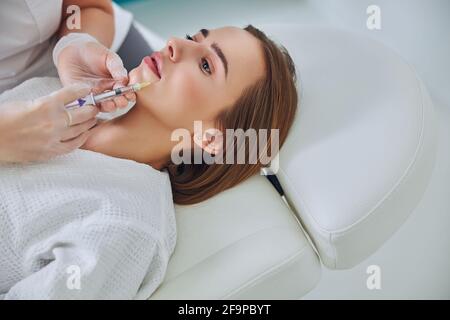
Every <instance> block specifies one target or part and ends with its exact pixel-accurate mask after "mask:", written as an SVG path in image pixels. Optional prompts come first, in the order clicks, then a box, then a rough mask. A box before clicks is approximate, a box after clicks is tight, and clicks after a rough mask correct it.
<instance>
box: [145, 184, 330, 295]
mask: <svg viewBox="0 0 450 320" xmlns="http://www.w3.org/2000/svg"><path fill="white" fill-rule="evenodd" d="M175 209H176V215H177V227H178V239H177V246H176V248H175V252H174V254H173V256H172V258H171V260H170V263H169V267H168V270H167V274H166V278H165V280H164V283H163V284H162V286H161V287H160V288H159V289H158V290H157V291H156V292H155V293H154V294H153V295H152V299H283V298H284V299H296V298H300V297H301V296H303V295H304V294H305V293H307V292H308V291H310V290H311V289H312V288H313V287H314V286H315V285H316V283H317V282H318V280H319V278H320V272H321V269H320V262H319V259H318V257H317V255H316V253H315V252H314V250H313V248H312V247H311V246H310V244H309V243H308V241H307V239H306V238H305V236H304V234H303V232H302V230H301V229H300V226H299V225H298V223H297V220H296V218H295V216H294V215H293V213H292V212H290V211H289V210H288V209H287V207H286V206H285V204H284V203H283V202H282V201H281V200H280V197H279V196H278V194H277V192H276V191H275V190H274V188H273V187H272V186H271V185H270V183H269V182H268V181H267V180H266V179H265V178H264V177H263V176H259V175H257V176H254V177H252V178H251V179H249V180H248V181H245V182H243V183H241V184H240V185H238V186H236V187H234V188H232V189H230V190H227V191H224V192H222V193H220V194H218V195H217V196H215V197H213V198H211V199H208V200H206V201H204V202H202V203H199V204H197V205H190V206H176V208H175Z"/></svg>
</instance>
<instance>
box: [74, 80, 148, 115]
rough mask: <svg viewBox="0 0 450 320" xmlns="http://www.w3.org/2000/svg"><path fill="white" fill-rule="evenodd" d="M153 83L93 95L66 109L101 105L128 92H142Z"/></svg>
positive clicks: (78, 100)
mask: <svg viewBox="0 0 450 320" xmlns="http://www.w3.org/2000/svg"><path fill="white" fill-rule="evenodd" d="M150 84H151V82H142V83H136V84H133V85H131V86H127V87H122V88H117V89H114V90H111V91H106V92H103V93H100V94H96V95H94V94H93V93H90V94H88V95H87V96H86V97H84V98H80V99H77V100H75V101H73V102H71V103H69V104H66V105H65V107H66V109H72V108H79V107H82V106H84V105H89V104H90V105H96V104H97V103H100V102H102V101H107V100H112V99H114V98H115V97H118V96H122V95H124V94H126V93H128V92H136V91H139V90H141V89H142V88H144V87H146V86H148V85H150Z"/></svg>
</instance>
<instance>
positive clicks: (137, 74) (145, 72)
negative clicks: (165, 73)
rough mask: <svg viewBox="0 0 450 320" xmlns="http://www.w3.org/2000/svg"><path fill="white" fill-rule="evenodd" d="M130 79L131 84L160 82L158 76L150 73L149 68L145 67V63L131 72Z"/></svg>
mask: <svg viewBox="0 0 450 320" xmlns="http://www.w3.org/2000/svg"><path fill="white" fill-rule="evenodd" d="M128 77H129V79H130V81H129V83H130V84H135V83H142V82H155V81H158V80H160V79H159V78H158V76H157V75H156V74H154V73H153V72H152V71H150V70H149V69H148V68H147V66H145V65H144V62H141V64H140V65H139V66H138V67H136V68H134V69H133V70H131V71H130V73H129V74H128Z"/></svg>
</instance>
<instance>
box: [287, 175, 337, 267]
mask: <svg viewBox="0 0 450 320" xmlns="http://www.w3.org/2000/svg"><path fill="white" fill-rule="evenodd" d="M278 171H279V172H280V175H283V177H284V179H285V181H286V183H287V185H289V186H290V189H291V190H293V192H294V193H295V194H296V195H297V199H298V201H299V202H300V203H301V205H302V207H303V209H304V210H302V212H304V214H306V215H307V216H308V217H309V218H310V221H311V224H312V226H313V227H314V226H315V227H316V228H317V229H319V232H320V233H322V235H323V236H324V237H326V238H328V242H331V240H332V239H331V232H329V231H328V230H326V229H323V228H322V227H321V226H320V225H319V223H318V222H317V220H316V219H314V217H313V216H312V215H311V214H310V212H311V210H310V209H309V207H308V205H307V204H306V202H305V201H304V200H303V199H302V197H301V196H300V194H299V192H298V191H297V188H294V187H293V184H292V180H291V179H290V177H289V176H288V175H287V174H286V173H285V172H284V170H283V168H281V167H280V168H279V170H278ZM280 183H281V182H280ZM285 196H286V197H287V198H288V199H289V197H288V195H285ZM290 202H291V203H292V201H290ZM292 210H294V211H295V212H294V213H296V215H297V217H298V219H299V222H300V223H301V220H302V219H301V216H300V214H299V212H297V208H296V206H295V205H293V206H292ZM306 231H308V230H306V226H305V232H306ZM308 235H309V232H308ZM311 239H314V237H312V236H311ZM314 247H315V248H316V250H317V252H320V251H319V246H315V245H314ZM333 249H334V250H336V249H335V248H333ZM319 257H320V259H322V258H321V255H320V254H319ZM334 265H335V266H336V261H335V260H334Z"/></svg>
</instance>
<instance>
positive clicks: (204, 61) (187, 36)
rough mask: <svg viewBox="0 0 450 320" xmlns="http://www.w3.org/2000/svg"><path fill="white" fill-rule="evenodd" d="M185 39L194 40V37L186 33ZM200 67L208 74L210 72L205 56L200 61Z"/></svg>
mask: <svg viewBox="0 0 450 320" xmlns="http://www.w3.org/2000/svg"><path fill="white" fill-rule="evenodd" d="M186 39H187V40H191V41H195V40H194V38H192V37H191V36H190V35H189V34H187V33H186ZM200 68H201V69H202V70H203V71H204V72H206V73H208V74H209V75H210V74H211V68H210V67H209V63H208V60H206V59H205V58H202V62H201V64H200Z"/></svg>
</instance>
